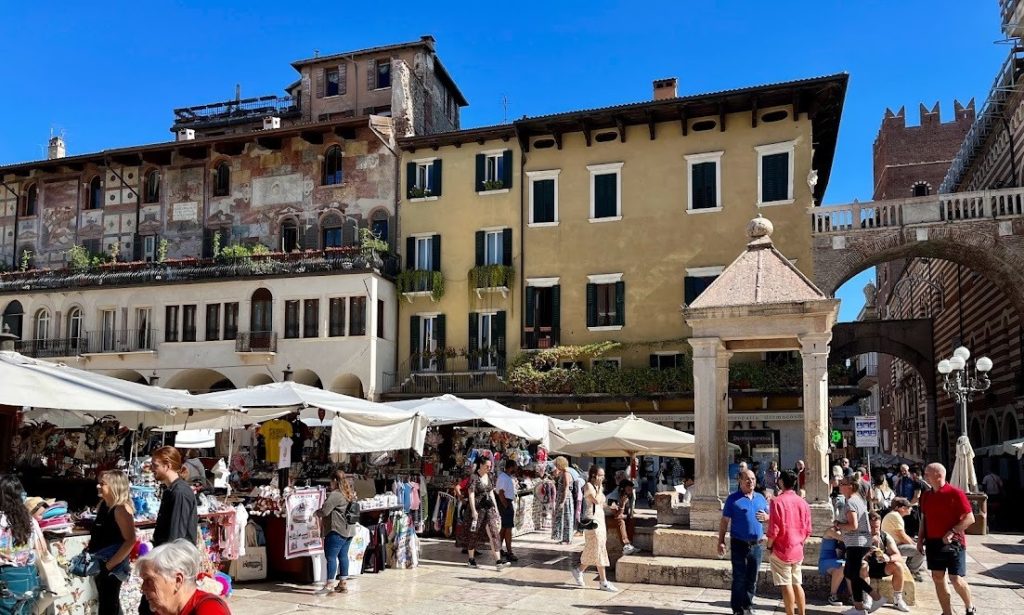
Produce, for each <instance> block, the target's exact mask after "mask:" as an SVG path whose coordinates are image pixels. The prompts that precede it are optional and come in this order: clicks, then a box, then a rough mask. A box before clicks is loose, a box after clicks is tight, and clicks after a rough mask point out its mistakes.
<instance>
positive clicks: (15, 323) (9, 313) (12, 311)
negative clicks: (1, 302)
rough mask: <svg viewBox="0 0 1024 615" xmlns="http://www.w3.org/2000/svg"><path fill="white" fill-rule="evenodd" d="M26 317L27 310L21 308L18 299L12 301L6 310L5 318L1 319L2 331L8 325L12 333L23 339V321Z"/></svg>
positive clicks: (0, 329) (0, 326)
mask: <svg viewBox="0 0 1024 615" xmlns="http://www.w3.org/2000/svg"><path fill="white" fill-rule="evenodd" d="M24 315H25V309H24V308H22V307H21V302H20V301H18V300H17V299H15V300H14V301H11V302H10V303H8V304H7V307H5V308H4V314H3V318H0V331H2V330H3V328H4V325H7V327H8V328H9V329H10V331H11V333H13V334H14V335H17V336H18V337H21V319H22V318H23V317H24Z"/></svg>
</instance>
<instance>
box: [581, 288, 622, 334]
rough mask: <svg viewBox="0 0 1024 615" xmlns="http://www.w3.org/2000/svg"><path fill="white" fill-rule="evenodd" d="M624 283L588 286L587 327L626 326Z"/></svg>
mask: <svg viewBox="0 0 1024 615" xmlns="http://www.w3.org/2000/svg"><path fill="white" fill-rule="evenodd" d="M625 307H626V285H625V283H624V282H611V283H608V284H587V326H588V327H621V326H623V325H625V324H626V314H625V311H626V310H625Z"/></svg>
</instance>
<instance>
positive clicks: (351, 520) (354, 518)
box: [343, 502, 360, 525]
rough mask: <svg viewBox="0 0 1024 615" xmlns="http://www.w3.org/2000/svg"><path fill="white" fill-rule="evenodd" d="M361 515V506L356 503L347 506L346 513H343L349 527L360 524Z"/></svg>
mask: <svg viewBox="0 0 1024 615" xmlns="http://www.w3.org/2000/svg"><path fill="white" fill-rule="evenodd" d="M359 514H360V510H359V504H357V503H356V502H349V503H348V504H347V505H346V506H345V512H344V513H343V515H344V517H345V523H347V524H349V525H355V524H357V523H359Z"/></svg>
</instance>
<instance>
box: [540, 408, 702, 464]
mask: <svg viewBox="0 0 1024 615" xmlns="http://www.w3.org/2000/svg"><path fill="white" fill-rule="evenodd" d="M567 439H568V444H566V445H565V446H563V447H562V448H561V449H560V450H559V452H562V453H565V454H567V455H589V456H592V457H633V456H636V455H657V456H659V457H693V456H694V453H695V450H696V446H695V444H694V438H693V435H692V434H688V433H686V432H684V431H679V430H678V429H672V428H671V427H665V426H664V425H659V424H657V423H652V422H650V421H646V420H644V419H642V418H639V417H636V416H634V415H632V414H630V415H629V416H624V417H622V418H618V419H615V420H613V421H608V422H607V423H598V424H596V425H593V426H591V427H585V428H583V429H580V430H578V431H575V432H573V433H571V434H568V435H567Z"/></svg>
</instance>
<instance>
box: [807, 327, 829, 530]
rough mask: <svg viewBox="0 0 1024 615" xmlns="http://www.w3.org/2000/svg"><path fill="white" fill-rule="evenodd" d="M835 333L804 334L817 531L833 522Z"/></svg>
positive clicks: (810, 484) (810, 489) (810, 495)
mask: <svg viewBox="0 0 1024 615" xmlns="http://www.w3.org/2000/svg"><path fill="white" fill-rule="evenodd" d="M831 340H832V333H818V334H809V335H802V336H800V356H801V357H802V358H803V368H804V370H803V371H804V373H803V381H804V400H803V401H804V463H805V464H806V470H805V471H806V473H807V479H806V484H805V485H804V490H805V497H806V498H807V502H808V503H809V504H810V505H811V519H812V523H813V525H814V531H815V533H821V532H824V531H825V529H826V528H827V527H828V526H829V525H831V523H832V505H831V502H830V499H829V494H830V490H829V485H828V472H829V465H828V435H827V434H828V343H829V342H830V341H831Z"/></svg>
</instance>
